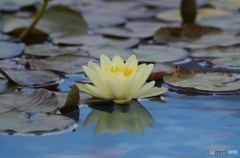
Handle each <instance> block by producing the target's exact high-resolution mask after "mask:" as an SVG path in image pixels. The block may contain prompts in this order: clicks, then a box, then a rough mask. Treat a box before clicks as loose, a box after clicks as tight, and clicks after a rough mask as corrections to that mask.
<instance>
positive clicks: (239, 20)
mask: <svg viewBox="0 0 240 158" xmlns="http://www.w3.org/2000/svg"><path fill="white" fill-rule="evenodd" d="M197 23H198V24H201V25H203V26H212V27H218V28H220V29H223V30H234V31H235V30H240V28H239V25H240V17H239V15H238V14H234V15H218V16H210V17H205V18H202V19H200V20H198V21H197Z"/></svg>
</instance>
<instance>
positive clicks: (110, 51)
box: [89, 46, 133, 60]
mask: <svg viewBox="0 0 240 158" xmlns="http://www.w3.org/2000/svg"><path fill="white" fill-rule="evenodd" d="M89 53H90V55H91V56H92V57H95V58H98V59H99V58H100V56H101V55H102V54H104V55H106V56H107V57H108V58H113V57H114V56H115V55H119V56H120V57H121V58H122V59H123V60H127V59H128V58H129V57H130V56H131V55H133V53H132V52H130V51H127V50H124V49H120V48H116V47H111V46H104V47H101V48H99V49H95V50H91V51H89Z"/></svg>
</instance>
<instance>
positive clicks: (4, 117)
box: [0, 109, 74, 133]
mask: <svg viewBox="0 0 240 158" xmlns="http://www.w3.org/2000/svg"><path fill="white" fill-rule="evenodd" d="M73 123H74V121H73V120H72V119H70V118H68V117H65V116H61V115H54V114H45V113H37V114H34V115H31V116H30V117H26V116H25V115H23V114H22V113H21V112H19V111H18V110H17V109H12V110H11V111H8V112H4V113H1V114H0V130H1V131H6V130H11V131H14V132H16V133H30V132H31V133H32V132H39V131H41V132H50V131H53V130H62V129H65V128H67V127H69V126H70V125H72V124H73Z"/></svg>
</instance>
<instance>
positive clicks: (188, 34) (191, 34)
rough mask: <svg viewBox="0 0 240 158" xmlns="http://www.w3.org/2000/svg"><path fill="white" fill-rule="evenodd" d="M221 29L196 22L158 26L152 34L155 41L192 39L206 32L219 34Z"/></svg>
mask: <svg viewBox="0 0 240 158" xmlns="http://www.w3.org/2000/svg"><path fill="white" fill-rule="evenodd" d="M221 32H222V30H221V29H218V28H214V27H208V26H200V25H197V24H189V25H184V26H182V27H165V28H160V29H159V30H158V31H157V32H156V33H155V35H154V40H155V41H157V42H166V41H168V42H169V41H193V40H196V39H198V38H200V37H202V36H204V35H207V34H219V33H221Z"/></svg>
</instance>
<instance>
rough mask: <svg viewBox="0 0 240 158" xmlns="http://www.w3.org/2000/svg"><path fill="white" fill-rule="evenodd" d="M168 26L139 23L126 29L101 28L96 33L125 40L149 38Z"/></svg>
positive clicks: (132, 23) (155, 23)
mask: <svg viewBox="0 0 240 158" xmlns="http://www.w3.org/2000/svg"><path fill="white" fill-rule="evenodd" d="M166 26H167V24H166V23H159V22H146V21H139V22H128V23H127V24H126V25H125V27H106V28H100V29H98V30H96V32H97V33H100V34H104V35H110V36H116V37H124V38H149V37H151V36H153V35H154V33H155V32H156V31H157V30H158V29H159V28H160V27H166Z"/></svg>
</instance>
